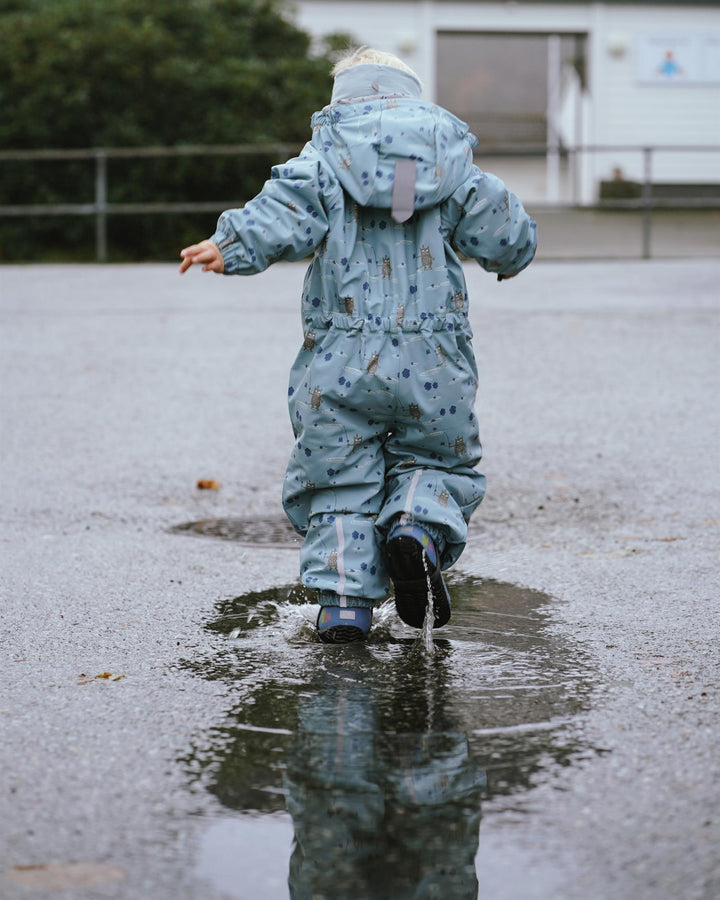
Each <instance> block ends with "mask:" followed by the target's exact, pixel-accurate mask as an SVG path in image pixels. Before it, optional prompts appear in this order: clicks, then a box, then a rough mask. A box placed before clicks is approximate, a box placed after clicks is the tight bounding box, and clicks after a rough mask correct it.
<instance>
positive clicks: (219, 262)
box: [180, 241, 225, 275]
mask: <svg viewBox="0 0 720 900" xmlns="http://www.w3.org/2000/svg"><path fill="white" fill-rule="evenodd" d="M180 256H181V257H182V262H181V263H180V274H181V275H182V274H183V272H187V270H188V269H189V268H190V266H194V265H195V264H196V263H197V264H202V267H203V272H218V273H220V274H222V273H223V272H224V271H225V262H224V261H223V258H222V253H221V252H220V250H219V248H218V245H217V244H213V242H212V241H200V243H199V244H191V245H190V246H189V247H185V249H184V250H181V251H180Z"/></svg>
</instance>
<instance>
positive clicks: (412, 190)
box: [212, 65, 536, 606]
mask: <svg viewBox="0 0 720 900" xmlns="http://www.w3.org/2000/svg"><path fill="white" fill-rule="evenodd" d="M419 93H420V86H419V84H418V83H417V81H416V80H415V79H414V78H413V77H412V76H411V75H409V74H407V73H405V72H403V71H402V70H400V69H397V68H393V67H389V66H375V65H359V66H354V67H351V68H349V69H345V70H343V71H341V72H340V73H339V74H338V75H337V77H336V79H335V88H334V91H333V97H332V102H331V104H330V105H329V106H328V107H326V108H325V109H323V110H322V111H320V112H317V113H315V115H314V116H313V118H312V127H313V135H312V139H311V141H310V142H309V143H308V144H306V146H305V147H304V148H303V150H302V152H301V153H300V155H299V156H298V157H297V158H295V159H291V160H289V161H288V162H287V163H285V164H284V165H280V166H276V167H274V168H273V170H272V177H271V179H270V180H269V181H268V182H266V184H265V186H264V187H263V189H262V191H261V193H260V194H259V195H258V196H257V197H255V198H254V199H253V200H251V201H250V202H249V203H248V204H247V205H246V206H245V207H244V208H243V209H239V210H229V211H227V212H225V213H223V214H222V216H221V217H220V220H219V222H218V227H217V231H216V233H215V234H214V235H213V237H212V240H213V241H214V242H215V243H216V244H217V245H218V247H219V248H220V250H221V252H222V256H223V260H224V263H225V272H226V273H227V274H241V275H248V274H252V273H255V272H259V271H262V270H264V269H265V268H267V267H268V266H269V265H270V264H271V263H273V262H275V261H277V260H294V261H297V260H301V259H304V258H306V257H308V256H310V255H312V262H311V263H310V267H309V269H308V271H307V274H306V276H305V282H304V287H303V293H302V319H303V330H304V342H303V345H302V348H301V350H300V352H299V354H298V357H297V359H296V361H295V364H294V365H293V367H292V371H291V374H290V386H289V407H290V416H291V420H292V425H293V429H294V433H295V438H296V441H295V445H294V448H293V451H292V455H291V458H290V462H289V464H288V468H287V474H286V477H285V484H284V490H283V505H284V508H285V511H286V513H287V515H288V517H289V519H290V521H291V522H292V524H293V525H294V527H295V528H296V530H297V531H298V532H299V533H300V534H302V535H304V537H305V540H304V544H303V547H302V551H301V560H300V562H301V576H302V581H303V583H304V584H305V585H307V586H309V587H312V588H315V589H317V590H318V591H319V600H320V603H321V604H323V605H326V604H330V605H340V606H344V605H349V606H372V605H374V603H375V601H377V600H381V599H384V598H385V597H386V596H387V593H388V590H389V587H390V582H389V578H388V574H387V569H386V564H385V558H384V551H383V546H384V542H385V540H386V538H387V534H388V531H389V529H390V528H391V527H392V526H393V525H394V524H395V523H396V522H398V521H415V522H417V523H418V524H421V525H423V526H424V527H425V528H426V529H427V530H428V531H429V532H430V534H431V535H432V536H433V537H434V538H435V539H436V540H437V541H438V543H439V546H440V547H441V548H442V566H443V568H447V567H448V566H449V565H451V564H452V563H453V562H455V560H456V559H457V558H458V557H459V555H460V553H461V552H462V550H463V547H464V545H465V540H466V536H467V523H468V521H469V518H470V515H471V514H472V512H473V510H474V509H475V508H476V507H477V505H478V504H479V503H480V501H481V500H482V497H483V495H484V492H485V479H484V476H483V475H481V474H480V473H479V472H477V471H476V470H475V468H474V467H475V465H476V464H477V463H478V461H479V460H480V457H481V446H480V441H479V437H478V429H477V420H476V415H475V410H474V404H475V394H476V387H477V368H476V365H475V360H474V356H473V351H472V347H471V337H472V334H471V330H470V325H469V322H468V297H467V291H466V285H465V279H464V276H463V271H462V265H461V262H460V258H459V256H460V255H464V256H467V257H472V258H474V259H476V260H477V261H478V262H479V263H480V265H481V266H482V267H483V268H485V269H486V270H488V271H490V272H496V273H498V274H502V275H508V276H509V275H514V274H516V273H517V272H519V271H520V270H521V269H523V268H524V267H525V266H527V265H528V264H529V262H530V261H531V260H532V258H533V256H534V253H535V246H536V234H535V223H534V222H533V220H532V219H531V218H530V217H529V216H528V215H527V214H526V212H525V211H524V209H523V207H522V205H521V203H520V201H519V200H518V199H517V197H515V196H514V195H513V194H511V193H509V192H508V191H507V189H506V188H505V186H504V184H503V183H502V182H501V181H500V180H499V179H498V178H496V177H495V176H493V175H489V174H487V173H484V172H482V171H481V170H480V169H478V168H477V167H476V166H474V165H473V161H472V151H473V148H474V147H475V146H476V144H477V140H476V138H475V137H474V136H473V135H471V134H469V133H468V129H467V126H466V125H465V124H464V123H463V122H461V121H460V120H459V119H457V118H456V117H455V116H453V115H452V114H450V113H449V112H447V111H446V110H444V109H442V108H440V107H438V106H435V105H433V104H431V103H426V102H423V101H422V100H420V99H419Z"/></svg>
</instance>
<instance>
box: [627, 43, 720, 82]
mask: <svg viewBox="0 0 720 900" xmlns="http://www.w3.org/2000/svg"><path fill="white" fill-rule="evenodd" d="M635 63H636V75H637V80H638V81H639V82H640V83H641V84H668V85H670V84H720V34H716V35H699V34H695V35H669V34H642V35H639V36H638V38H637V42H636V46H635Z"/></svg>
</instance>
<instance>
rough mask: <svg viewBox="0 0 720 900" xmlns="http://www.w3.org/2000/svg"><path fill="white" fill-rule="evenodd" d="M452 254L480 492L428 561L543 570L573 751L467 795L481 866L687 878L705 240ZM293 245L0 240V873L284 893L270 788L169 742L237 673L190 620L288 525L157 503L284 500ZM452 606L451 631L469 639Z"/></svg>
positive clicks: (711, 664) (701, 639) (672, 884)
mask: <svg viewBox="0 0 720 900" xmlns="http://www.w3.org/2000/svg"><path fill="white" fill-rule="evenodd" d="M467 271H468V279H469V287H470V294H471V307H472V321H473V327H474V330H475V349H476V353H477V356H478V361H479V367H480V394H479V400H478V412H479V416H480V422H481V436H482V438H483V444H484V449H485V459H484V460H483V465H482V469H483V471H484V472H485V473H486V475H487V477H488V484H489V491H488V495H487V498H486V500H485V501H484V502H483V504H482V506H481V507H480V509H479V511H478V513H477V514H476V518H475V519H474V520H473V524H472V530H471V539H470V542H469V545H468V548H467V550H466V553H465V555H464V556H463V557H462V559H461V561H460V562H459V563H458V565H457V566H456V568H455V570H454V571H455V573H456V574H455V576H454V577H455V579H456V582H457V584H458V585H462V584H465V583H471V582H472V579H476V580H477V579H481V580H483V581H485V580H494V581H497V582H501V583H503V584H505V585H509V586H512V585H516V586H521V587H524V588H527V589H531V590H532V592H538V593H537V594H536V593H533V594H532V596H539V592H543V593H544V594H546V595H548V599H547V602H546V603H545V605H544V609H543V617H544V619H543V621H544V625H543V627H544V628H545V629H546V637H547V639H548V640H550V641H552V642H554V643H553V644H552V646H553V647H556V648H557V652H558V653H560V654H562V653H563V652H564V651H563V648H568V652H569V653H570V654H577V655H578V658H581V659H582V669H583V676H582V680H583V684H585V685H586V687H587V690H586V691H585V693H584V694H583V696H584V697H585V699H584V700H583V702H582V703H580V704H578V706H577V709H575V711H574V712H573V714H572V720H573V735H574V737H573V740H574V741H575V742H576V743H577V745H578V746H582V747H584V748H585V750H584V752H582V753H576V754H570V755H569V756H568V758H567V759H565V760H564V762H563V764H562V765H561V764H559V763H558V760H557V759H553V758H548V759H547V760H545V759H540V760H539V762H538V765H537V766H536V767H535V770H534V773H533V774H532V777H529V778H528V780H527V783H524V784H523V785H522V786H521V788H519V789H518V790H517V791H516V792H515V793H514V794H513V795H512V797H513V799H512V803H509V802H501V801H502V798H501V797H500V799H498V797H499V796H500V795H498V796H497V797H496V798H495V799H493V797H492V796H490V797H489V798H488V800H487V801H486V802H485V803H484V804H483V818H482V823H481V825H480V833H479V834H480V836H479V848H478V851H477V857H476V868H477V873H478V881H479V886H480V887H479V896H481V897H483V898H490V900H494V898H498V900H515V898H517V900H520V898H523V900H525V898H537V900H551V898H552V900H563V898H564V900H571V898H590V900H610V898H612V900H618V898H628V900H630V898H635V900H643V898H648V900H649V898H652V900H659V898H660V900H662V898H673V900H711V898H715V897H717V896H718V895H720V849H719V848H720V756H719V754H718V749H717V748H718V741H719V739H720V728H719V726H720V705H719V703H718V696H719V695H718V687H719V677H718V676H719V668H720V654H719V653H718V631H719V630H720V625H719V623H720V618H719V616H718V613H719V611H720V610H719V607H720V601H719V597H718V594H719V591H718V571H717V563H718V558H719V557H718V549H719V548H718V544H719V540H718V538H719V525H720V508H719V504H718V501H719V497H718V494H719V481H720V476H719V474H718V473H719V471H720V466H719V465H718V463H719V462H720V460H719V458H718V438H719V437H720V429H719V427H718V424H719V423H718V394H719V393H720V375H719V369H718V360H719V359H720V352H719V351H720V346H718V345H719V335H720V332H719V331H718V306H719V298H720V291H719V290H718V284H719V283H720V263H718V262H717V261H713V260H704V261H695V262H692V263H690V262H677V261H673V262H661V261H655V262H632V261H625V262H617V263H607V262H602V263H601V262H594V263H579V262H574V263H562V264H559V263H538V264H536V265H535V266H534V267H532V268H531V269H530V270H528V272H526V273H524V274H523V275H521V276H520V277H518V278H517V279H515V280H513V281H510V282H505V283H501V284H498V283H496V282H495V281H494V279H492V278H491V277H490V276H487V275H485V274H484V273H483V272H481V271H480V270H479V269H475V268H468V270H467ZM302 275H303V267H302V266H294V265H293V266H290V265H285V266H277V267H275V268H274V269H273V270H271V271H269V272H267V273H265V274H263V275H261V276H257V277H256V278H254V279H245V280H243V279H230V278H221V277H216V276H210V275H205V276H203V275H200V274H199V273H197V272H194V271H193V272H190V273H188V274H187V275H186V276H184V277H183V278H180V277H179V276H177V275H176V269H175V267H173V266H166V265H148V266H126V267H122V266H104V267H101V266H6V267H4V268H2V269H0V292H1V315H2V324H3V328H2V335H1V337H0V341H1V344H0V348H1V352H0V360H1V361H2V363H1V364H2V520H3V521H2V536H1V538H0V541H1V542H0V554H1V556H2V591H3V598H2V607H1V608H0V616H1V619H0V621H1V623H2V628H1V632H0V640H1V641H2V656H1V658H0V666H1V671H0V681H1V683H2V701H1V702H0V728H1V730H2V750H1V751H0V764H1V768H2V780H3V816H2V817H0V834H1V844H0V847H1V853H2V874H0V895H1V896H2V897H3V898H7V900H16V898H44V897H51V896H58V895H59V896H69V897H72V898H82V900H84V898H92V897H113V898H122V900H125V898H127V900H130V898H133V900H135V898H152V900H171V898H172V900H178V898H203V900H220V898H225V897H240V898H245V900H266V898H267V900H270V898H274V897H287V896H288V886H287V884H288V882H287V866H288V858H289V854H290V843H289V841H290V839H291V837H292V829H291V828H290V832H289V836H288V834H286V833H285V832H284V831H283V832H282V835H281V836H280V837H277V835H278V834H279V832H278V831H277V829H278V828H280V829H281V830H282V828H285V829H287V826H288V821H289V819H288V818H287V816H285V818H283V817H282V816H280V818H278V817H277V816H272V815H269V816H260V815H255V816H254V817H251V818H248V816H246V815H243V814H242V811H239V810H238V809H237V808H235V809H232V808H231V804H228V803H227V802H225V803H223V800H222V797H220V796H219V795H218V792H217V791H215V792H213V791H212V790H208V783H209V782H208V778H209V779H210V781H212V778H213V777H214V776H212V773H211V774H210V776H207V775H202V776H200V775H198V774H197V773H193V766H194V765H197V764H198V763H197V760H203V759H212V756H213V753H212V752H211V751H210V750H208V747H209V746H210V745H212V744H213V742H214V741H217V740H220V737H221V736H222V733H223V728H224V727H225V725H226V723H227V722H228V717H229V713H230V711H232V710H234V711H235V712H236V711H237V707H238V702H240V704H241V705H242V703H241V701H242V696H244V695H242V692H241V691H240V688H236V687H235V686H234V683H233V677H232V676H233V673H232V671H230V672H229V673H228V671H225V672H224V674H223V675H222V677H203V674H202V672H201V671H200V669H202V666H204V665H210V664H212V662H213V661H217V660H219V659H221V658H223V659H225V658H226V657H223V653H225V650H224V649H223V648H224V647H225V646H226V644H223V643H222V642H223V641H225V642H227V641H228V640H232V637H233V635H230V636H229V637H228V636H227V635H224V636H221V637H218V634H217V632H214V631H212V630H211V629H209V628H208V623H210V622H211V621H212V620H213V619H214V618H215V617H217V615H218V611H219V610H220V609H221V607H222V604H223V603H224V602H226V601H228V600H229V599H232V598H237V597H241V596H242V595H245V594H248V593H249V592H260V593H261V594H262V592H267V591H269V590H270V589H272V588H275V587H278V586H282V585H289V584H292V583H294V582H295V581H296V578H297V550H296V549H292V548H287V547H285V546H267V545H265V546H257V547H251V546H247V545H244V544H239V543H238V542H235V541H232V540H226V541H223V540H212V539H211V538H198V537H191V536H188V535H183V534H178V533H175V532H173V531H172V529H173V527H174V526H177V525H181V524H183V523H188V522H196V521H199V520H207V519H221V520H225V519H248V518H253V517H258V518H264V519H267V520H268V521H270V522H273V521H276V522H280V521H281V517H282V513H281V510H280V502H279V494H280V486H281V481H282V476H283V473H284V467H285V462H286V457H287V455H288V451H289V446H290V443H291V440H292V436H291V432H290V426H289V422H288V419H287V414H286V409H285V400H286V377H287V371H288V369H289V366H290V363H291V361H292V359H293V357H294V354H295V352H296V348H297V346H298V343H299V339H300V321H299V312H298V309H299V303H298V297H299V292H300V286H301V281H302ZM201 478H205V479H214V480H216V481H218V482H220V483H221V484H222V487H221V488H220V489H219V490H204V491H202V490H198V489H197V487H196V485H197V482H198V479H201ZM488 583H492V582H490V581H488ZM262 596H266V595H265V594H262ZM301 612H302V615H305V616H306V615H308V613H307V611H306V610H305V609H304V607H302V608H301ZM461 614H462V605H461V607H460V612H459V613H458V615H461ZM388 616H389V617H390V618H391V616H392V614H391V612H386V614H385V619H386V620H387V619H388ZM388 621H389V620H388ZM460 624H461V625H462V621H461V623H460ZM391 626H392V627H394V625H392V622H391V621H390V624H389V625H388V628H391ZM458 627H460V626H458ZM391 630H392V628H391ZM271 633H274V634H275V636H276V637H277V641H278V643H279V647H276V648H270V649H268V647H266V646H265V645H264V644H262V645H261V644H260V643H258V644H257V647H256V650H257V654H258V658H261V659H263V660H266V659H274V660H276V663H275V665H277V666H278V667H279V668H278V672H279V674H278V673H275V674H273V677H275V678H276V680H279V681H283V679H284V681H283V684H284V689H286V690H289V688H290V686H291V684H292V678H291V675H289V674H286V675H283V674H282V664H281V663H280V662H277V661H278V660H281V659H282V655H281V654H282V653H284V652H285V650H284V649H283V646H282V644H283V641H287V644H288V646H287V654H288V658H289V659H293V654H297V653H300V652H302V653H305V654H306V655H308V654H309V655H310V656H312V658H313V659H314V660H318V658H319V657H318V656H317V654H318V653H324V652H326V651H327V652H329V653H331V654H334V656H332V659H333V660H334V661H335V662H336V663H338V664H340V665H341V664H342V659H341V658H340V657H338V652H337V649H336V648H321V645H315V644H313V643H312V642H311V640H310V639H309V638H307V637H306V638H305V640H306V646H305V647H304V649H302V650H301V651H299V650H298V649H297V647H294V646H293V641H294V640H295V639H296V638H297V634H295V635H294V636H293V637H292V639H288V638H287V634H286V632H284V631H283V630H282V629H276V630H275V631H274V632H271ZM449 634H450V640H449V642H448V645H449V648H450V649H449V651H448V652H449V654H450V657H452V654H453V653H456V654H461V653H465V654H467V648H466V649H464V650H463V646H466V645H462V641H460V640H457V641H455V640H454V637H453V635H455V636H461V633H460V631H457V632H450V633H449ZM544 639H545V638H543V640H544ZM263 640H265V641H267V635H266V636H265V638H263ZM301 643H302V642H301ZM461 645H462V646H461ZM387 646H389V647H391V648H392V653H404V652H405V651H406V649H407V647H408V646H409V645H407V644H403V643H402V642H400V643H397V644H393V643H392V642H391V643H390V644H388V645H387ZM468 646H470V645H468ZM471 646H476V647H477V648H478V662H477V664H476V665H475V666H474V669H473V672H472V683H473V685H481V684H482V680H483V659H484V658H485V657H484V656H483V653H484V649H483V648H484V645H483V643H482V640H480V642H478V643H476V644H474V645H471ZM398 648H399V649H398ZM370 650H371V651H372V652H373V653H375V654H376V655H377V654H382V653H383V652H385V650H384V649H383V644H382V642H380V643H378V644H377V645H376V647H375V649H374V650H373V648H372V646H371V647H370ZM246 652H247V654H250V655H246V659H251V654H252V652H253V643H252V640H251V642H250V644H249V645H248V647H247V648H246ZM408 652H410V651H408ZM272 653H275V654H276V655H275V656H272ZM268 654H270V656H269V655H268ZM227 659H229V660H230V666H231V668H232V659H233V657H227ZM238 659H239V657H238ZM508 659H509V660H510V662H508V661H507V660H508ZM518 659H519V656H518ZM511 660H512V655H510V656H507V657H506V662H505V665H506V666H510V667H512V661H511ZM321 662H322V661H321ZM322 664H324V663H322ZM383 664H385V663H383ZM372 665H373V658H371V657H368V658H367V659H366V660H365V662H364V663H363V666H365V667H366V668H365V669H364V671H369V670H371V669H372ZM518 665H520V663H518ZM562 671H563V670H562V665H561V663H560V662H558V672H561V673H562ZM270 674H272V673H270ZM270 674H269V673H268V672H267V671H265V672H264V673H263V674H262V676H258V677H262V678H268V677H270ZM99 675H104V676H106V677H102V678H99V677H97V676H99ZM241 675H242V673H238V676H241ZM488 677H490V670H488ZM571 680H572V678H571V677H570V676H568V683H569V682H570V681H571ZM300 688H301V685H300V686H299V687H298V688H297V691H300ZM478 690H480V688H478ZM466 712H467V710H466ZM564 712H567V711H564ZM551 715H552V712H551ZM526 719H528V721H530V722H532V710H530V711H529V712H528V715H527V716H526ZM518 721H519V722H520V720H518ZM465 724H466V726H467V728H468V729H469V731H472V730H473V721H468V722H466V723H465ZM475 724H477V723H475ZM482 724H483V728H478V729H476V730H477V732H478V735H479V736H480V737H479V738H478V737H477V736H476V739H478V740H482V739H483V737H482V736H483V735H487V736H492V733H493V729H492V727H491V724H489V723H488V722H483V723H482ZM520 724H522V723H521V722H520ZM286 730H288V729H286ZM289 730H291V729H289ZM500 730H501V729H500ZM278 733H280V734H282V733H283V729H278ZM514 733H515V732H513V730H512V729H509V730H508V733H507V735H506V738H507V739H508V740H510V741H512V739H513V738H512V735H513V734H514ZM517 733H518V734H519V735H521V734H522V729H521V728H518V729H517ZM508 735H509V737H508ZM219 736H220V737H219ZM518 739H520V738H518ZM219 755H220V756H221V755H222V754H219ZM200 765H201V766H202V765H204V763H201V764H200ZM208 765H209V771H211V770H212V764H211V763H209V764H208ZM278 823H279V824H278ZM209 835H215V838H212V839H210V838H209V837H208V836H209ZM223 842H225V843H223ZM213 853H214V854H215V856H213ZM316 896H320V895H319V894H317V895H316ZM323 896H327V897H328V898H340V897H344V896H355V895H353V894H347V895H346V894H345V893H342V892H341V891H340V889H339V888H338V889H337V890H336V889H334V887H333V885H332V884H329V885H327V892H326V894H323ZM408 896H414V895H412V894H408ZM368 900H370V898H368Z"/></svg>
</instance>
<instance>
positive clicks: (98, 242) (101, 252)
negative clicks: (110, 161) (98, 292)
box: [95, 150, 107, 262]
mask: <svg viewBox="0 0 720 900" xmlns="http://www.w3.org/2000/svg"><path fill="white" fill-rule="evenodd" d="M95 258H96V259H97V261H98V262H106V261H107V153H106V152H105V150H95Z"/></svg>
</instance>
